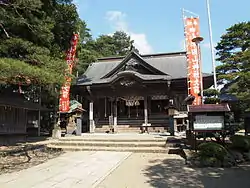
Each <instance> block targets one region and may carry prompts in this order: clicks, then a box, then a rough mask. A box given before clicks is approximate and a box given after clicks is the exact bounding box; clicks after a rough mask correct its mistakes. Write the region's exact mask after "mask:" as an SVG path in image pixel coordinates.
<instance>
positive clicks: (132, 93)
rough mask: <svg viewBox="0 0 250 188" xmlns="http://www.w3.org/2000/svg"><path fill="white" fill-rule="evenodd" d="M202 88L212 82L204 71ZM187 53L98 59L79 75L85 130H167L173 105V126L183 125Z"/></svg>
mask: <svg viewBox="0 0 250 188" xmlns="http://www.w3.org/2000/svg"><path fill="white" fill-rule="evenodd" d="M202 75H203V88H204V89H207V88H209V87H210V86H211V85H212V84H213V76H212V74H207V73H203V74H202ZM187 84H188V81H187V58H186V52H175V53H161V54H149V55H139V54H138V53H136V52H135V51H131V52H130V53H128V54H127V55H126V56H123V57H108V58H100V59H98V61H97V62H94V63H91V64H90V65H89V67H88V69H87V70H86V72H85V73H84V75H82V76H80V77H79V78H78V79H77V84H76V88H77V92H78V95H81V96H83V97H84V99H85V102H84V104H83V105H84V106H83V107H84V108H85V109H86V110H87V111H88V113H87V115H86V116H85V118H86V120H87V121H86V122H87V123H86V125H84V126H86V127H85V129H84V130H85V131H84V132H106V131H109V130H110V127H112V128H114V130H115V131H116V132H139V131H140V130H141V128H142V127H145V126H146V127H148V130H149V132H159V131H167V130H169V120H170V116H169V111H168V109H169V107H170V106H172V107H175V109H176V113H175V114H174V119H175V130H177V129H178V125H179V126H182V125H185V121H184V119H185V118H186V117H187V116H186V115H187V104H186V103H185V101H184V100H185V99H186V98H187V97H188V85H187Z"/></svg>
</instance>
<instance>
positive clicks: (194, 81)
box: [184, 18, 202, 105]
mask: <svg viewBox="0 0 250 188" xmlns="http://www.w3.org/2000/svg"><path fill="white" fill-rule="evenodd" d="M184 22H185V38H186V50H187V61H188V94H189V95H192V96H194V97H195V100H194V102H193V105H200V104H201V102H202V101H201V97H200V96H199V93H200V92H201V75H200V64H199V60H198V58H199V55H198V53H200V52H198V51H199V50H197V46H196V44H195V43H194V42H192V39H194V38H196V37H198V36H200V27H199V18H185V21H184Z"/></svg>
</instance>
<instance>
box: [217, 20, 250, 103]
mask: <svg viewBox="0 0 250 188" xmlns="http://www.w3.org/2000/svg"><path fill="white" fill-rule="evenodd" d="M249 33H250V22H249V21H248V22H242V23H238V24H235V25H233V26H231V27H230V28H228V29H227V33H226V34H224V35H222V37H221V40H220V42H219V43H218V45H217V47H216V50H217V55H218V56H219V58H218V59H217V60H218V61H220V62H221V63H222V64H221V65H219V66H218V67H217V73H218V78H219V79H218V80H219V82H226V83H229V84H230V88H229V92H230V93H232V94H234V95H236V96H237V97H238V98H239V99H241V100H242V101H244V103H246V104H247V106H246V108H250V35H249Z"/></svg>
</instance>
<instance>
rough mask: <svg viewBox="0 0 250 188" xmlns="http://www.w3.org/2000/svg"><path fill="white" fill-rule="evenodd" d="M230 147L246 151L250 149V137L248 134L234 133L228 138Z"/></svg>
mask: <svg viewBox="0 0 250 188" xmlns="http://www.w3.org/2000/svg"><path fill="white" fill-rule="evenodd" d="M230 140H231V142H232V146H231V147H232V148H233V149H237V150H240V151H244V152H248V151H249V150H250V138H249V137H248V136H241V135H234V136H232V137H231V138H230Z"/></svg>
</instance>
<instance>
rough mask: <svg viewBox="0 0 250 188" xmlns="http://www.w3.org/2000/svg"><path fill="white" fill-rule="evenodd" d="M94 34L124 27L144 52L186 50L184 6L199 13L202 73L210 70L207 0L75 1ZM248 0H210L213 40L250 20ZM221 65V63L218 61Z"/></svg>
mask: <svg viewBox="0 0 250 188" xmlns="http://www.w3.org/2000/svg"><path fill="white" fill-rule="evenodd" d="M74 2H75V4H76V5H77V7H78V12H79V14H80V17H81V18H82V19H83V20H85V21H86V23H87V25H88V27H89V28H90V29H91V32H92V35H93V36H94V37H97V36H98V35H101V34H111V33H113V32H114V31H115V30H124V31H125V32H127V33H128V34H129V35H131V37H132V38H133V39H134V40H135V44H136V47H137V48H139V50H140V52H141V53H144V54H146V53H160V52H176V51H183V50H184V44H183V41H184V30H183V22H182V15H181V9H182V8H184V9H186V10H189V11H192V12H195V13H196V14H198V15H199V16H200V29H201V36H202V37H204V41H203V44H202V46H201V50H202V64H203V72H211V70H212V63H211V57H210V45H209V33H208V22H207V12H206V0H173V1H170V0H74ZM249 7H250V1H249V0H237V1H235V0H210V8H211V19H212V29H213V41H214V44H216V43H217V42H218V41H219V40H220V36H221V35H222V34H223V33H225V32H226V28H228V27H230V26H231V25H233V24H235V23H238V22H241V21H248V20H250V12H249ZM217 64H218V62H217Z"/></svg>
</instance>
